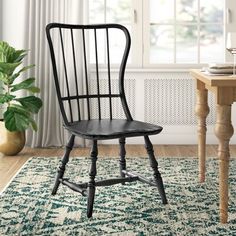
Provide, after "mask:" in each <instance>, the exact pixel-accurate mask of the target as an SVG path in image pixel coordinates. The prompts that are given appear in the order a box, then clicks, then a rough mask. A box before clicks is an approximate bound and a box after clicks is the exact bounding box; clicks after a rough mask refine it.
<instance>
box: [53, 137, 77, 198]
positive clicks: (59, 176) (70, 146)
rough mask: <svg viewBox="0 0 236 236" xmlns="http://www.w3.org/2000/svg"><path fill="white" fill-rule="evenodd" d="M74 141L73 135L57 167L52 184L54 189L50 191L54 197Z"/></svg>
mask: <svg viewBox="0 0 236 236" xmlns="http://www.w3.org/2000/svg"><path fill="white" fill-rule="evenodd" d="M74 140H75V135H71V136H70V139H69V142H68V143H67V145H66V150H65V154H64V156H63V157H62V159H61V161H60V164H59V167H58V170H57V176H56V180H55V184H54V187H53V190H52V195H55V194H56V193H57V190H58V187H59V185H60V179H61V178H63V175H64V173H65V169H66V164H67V162H68V161H69V156H70V152H71V150H72V149H73V146H74Z"/></svg>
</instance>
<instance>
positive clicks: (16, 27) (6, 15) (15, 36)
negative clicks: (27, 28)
mask: <svg viewBox="0 0 236 236" xmlns="http://www.w3.org/2000/svg"><path fill="white" fill-rule="evenodd" d="M25 1H26V0H1V2H2V7H1V8H0V9H2V14H1V15H2V40H4V41H7V42H8V43H9V44H10V45H11V46H13V47H16V48H17V49H23V48H24V38H25V37H26V35H25V33H24V22H25V20H26V16H25Z"/></svg>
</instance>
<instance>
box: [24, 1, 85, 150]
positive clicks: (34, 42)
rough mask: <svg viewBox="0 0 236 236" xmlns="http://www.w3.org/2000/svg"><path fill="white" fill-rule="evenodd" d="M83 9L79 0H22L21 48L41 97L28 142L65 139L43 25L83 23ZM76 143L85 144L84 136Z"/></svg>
mask: <svg viewBox="0 0 236 236" xmlns="http://www.w3.org/2000/svg"><path fill="white" fill-rule="evenodd" d="M83 9H84V6H83V1H82V0H47V1H46V0H37V1H35V0H25V24H24V29H25V32H24V35H25V37H24V48H27V49H29V50H30V51H29V54H28V57H27V60H28V61H27V64H35V65H36V66H35V69H34V71H32V72H30V74H28V75H29V76H35V77H36V84H37V85H38V86H39V87H40V89H41V92H40V94H39V96H40V97H41V99H42V100H43V108H42V109H41V111H40V113H39V114H37V115H36V117H35V119H36V122H37V124H38V128H39V129H38V131H37V132H32V131H31V130H28V131H27V145H28V146H31V147H48V146H63V145H65V144H66V142H67V139H68V133H67V131H65V130H64V129H63V127H62V119H61V115H60V111H59V106H58V102H57V98H56V92H55V88H54V81H53V73H52V67H51V61H50V60H51V59H50V54H49V49H48V43H47V41H46V35H45V26H46V25H47V24H48V23H50V22H60V23H73V24H78V23H83V19H84V16H83V12H84V11H83ZM76 145H84V140H82V139H78V138H77V139H76Z"/></svg>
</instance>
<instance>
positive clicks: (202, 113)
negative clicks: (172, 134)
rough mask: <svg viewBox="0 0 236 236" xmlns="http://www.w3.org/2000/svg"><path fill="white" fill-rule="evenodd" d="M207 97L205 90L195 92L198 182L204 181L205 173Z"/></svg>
mask: <svg viewBox="0 0 236 236" xmlns="http://www.w3.org/2000/svg"><path fill="white" fill-rule="evenodd" d="M207 95H208V91H207V90H206V89H201V90H200V89H198V90H197V97H196V99H197V101H196V107H195V113H196V115H197V117H198V159H199V181H200V182H204V181H205V172H206V167H205V162H206V130H207V128H206V117H207V115H208V113H209V107H208V104H207Z"/></svg>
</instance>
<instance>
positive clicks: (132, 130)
mask: <svg viewBox="0 0 236 236" xmlns="http://www.w3.org/2000/svg"><path fill="white" fill-rule="evenodd" d="M115 30H117V31H119V34H121V33H122V37H123V39H124V40H123V41H124V44H123V46H124V48H123V51H122V56H121V59H120V63H119V64H118V68H119V73H118V74H119V75H118V79H117V80H116V79H114V78H112V76H111V65H110V64H111V51H112V49H113V48H114V45H112V46H111V45H110V42H111V41H112V40H113V39H114V38H116V34H115V33H114V32H115ZM46 35H47V39H48V43H49V48H50V53H51V59H52V66H53V73H54V80H55V87H56V92H57V97H58V101H59V106H60V110H61V113H62V117H63V121H64V127H65V129H67V130H68V131H69V133H70V134H71V136H70V139H69V142H68V144H67V146H66V148H65V154H64V156H63V158H62V160H61V163H60V165H59V168H58V173H57V176H56V181H55V185H54V188H53V190H52V194H53V195H54V194H56V192H57V189H58V187H59V185H60V183H62V184H63V185H66V186H68V187H69V188H70V189H72V190H74V191H76V192H79V193H81V194H82V195H83V196H87V216H88V217H91V216H92V212H93V203H94V195H95V188H96V187H97V186H108V185H113V184H119V183H121V184H124V183H125V182H132V181H136V180H139V181H141V182H144V183H147V184H150V185H151V186H156V187H157V188H158V191H159V194H160V196H161V199H162V202H163V204H167V199H166V195H165V190H164V186H163V182H162V178H161V175H160V173H159V171H158V163H157V161H156V159H155V156H154V151H153V146H152V143H151V142H150V140H149V137H148V136H149V135H155V134H158V133H160V132H161V131H162V127H160V126H157V125H153V124H149V123H145V122H140V121H136V120H133V118H132V116H131V113H130V110H129V108H128V105H127V101H126V97H125V89H124V73H125V67H126V63H127V59H128V54H129V50H130V45H131V40H130V34H129V32H128V30H127V29H126V28H125V27H124V26H122V25H118V24H98V25H69V24H59V23H51V24H48V25H47V27H46ZM98 39H101V40H102V43H101V44H99V42H98ZM87 43H88V44H89V47H88V45H87ZM101 45H102V46H101ZM101 47H103V49H104V50H101ZM104 51H105V52H106V54H105V55H104ZM93 52H94V54H95V56H94V57H93V58H94V62H95V63H94V64H95V67H94V68H95V79H93V82H91V78H89V72H88V64H89V63H90V61H89V57H90V59H91V58H92V56H91V54H92V53H93ZM101 53H103V56H101V55H100V54H101ZM119 53H120V51H119ZM78 56H80V57H81V59H80V61H81V60H82V61H83V64H82V65H83V71H84V72H83V73H82V74H81V72H80V71H79V68H78V67H79V66H78V65H79V64H80V63H78V61H77V57H78ZM99 58H103V64H104V62H105V64H106V70H105V71H106V79H107V81H108V82H107V86H108V89H107V92H102V89H101V84H100V83H101V82H100V73H99V72H100V65H101V64H100V63H99ZM104 58H106V59H104ZM91 60H92V59H91ZM115 60H116V62H117V58H115ZM82 77H83V78H82ZM82 81H84V82H82ZM114 81H115V82H116V81H117V83H118V86H117V87H118V88H119V91H118V92H116V93H114V92H113V87H112V83H113V82H114ZM94 82H96V89H95V92H94V91H93V92H91V90H90V85H91V84H94ZM63 83H64V84H63ZM82 85H84V88H83V87H82ZM115 99H118V100H119V101H121V105H122V109H123V111H124V114H125V118H124V119H116V118H114V113H115V111H114V110H113V100H115ZM105 100H106V101H107V103H106V104H108V107H109V108H108V111H107V110H106V112H108V113H109V115H108V116H109V117H107V118H106V119H104V118H103V116H102V111H104V109H103V110H102V107H103V105H104V103H105V102H103V101H105ZM94 103H97V106H96V112H95V113H96V114H95V115H97V118H94V114H93V113H94V111H93V110H94V109H92V108H91V106H92V104H94ZM82 109H83V112H81V110H82ZM84 113H86V114H87V116H85V115H84ZM75 115H76V116H77V118H75ZM75 136H79V137H82V138H84V139H89V140H92V150H91V169H90V172H89V181H88V183H72V182H71V181H69V180H68V179H66V178H63V175H64V172H65V167H66V164H67V162H68V161H69V155H70V152H71V150H72V148H73V145H74V139H75ZM136 136H143V137H144V140H145V147H146V149H147V153H148V156H149V160H150V165H151V167H152V169H153V175H154V179H153V180H149V179H147V178H144V177H143V176H140V175H138V174H136V173H132V172H130V171H127V170H126V160H125V155H126V151H125V139H126V138H128V137H136ZM116 138H117V139H119V144H120V160H119V162H120V175H121V177H120V178H113V179H106V180H101V181H95V176H96V174H97V171H96V160H97V155H98V148H97V141H98V140H108V139H116Z"/></svg>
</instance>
